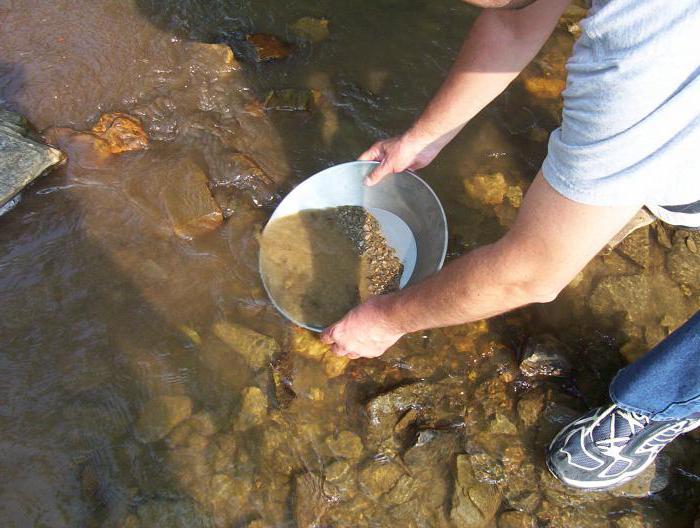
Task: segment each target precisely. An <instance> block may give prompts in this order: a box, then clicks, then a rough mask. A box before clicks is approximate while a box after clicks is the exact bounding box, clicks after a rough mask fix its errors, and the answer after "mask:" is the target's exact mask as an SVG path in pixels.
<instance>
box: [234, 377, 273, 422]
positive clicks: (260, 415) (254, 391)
mask: <svg viewBox="0 0 700 528" xmlns="http://www.w3.org/2000/svg"><path fill="white" fill-rule="evenodd" d="M266 416H267V397H266V396H265V394H263V391H262V390H260V389H259V388H258V387H247V388H245V389H243V403H242V404H241V410H240V412H239V413H238V417H237V418H236V423H235V425H234V429H235V430H236V431H247V430H248V429H250V428H252V427H255V426H256V425H260V424H261V423H263V422H264V421H265V417H266Z"/></svg>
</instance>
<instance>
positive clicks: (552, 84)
mask: <svg viewBox="0 0 700 528" xmlns="http://www.w3.org/2000/svg"><path fill="white" fill-rule="evenodd" d="M524 84H525V89H526V90H527V91H528V92H530V93H531V94H532V95H534V96H535V97H539V98H541V99H557V98H559V97H560V96H561V92H562V91H563V90H564V88H565V87H566V81H563V80H561V79H550V78H548V77H528V78H527V79H525V81H524Z"/></svg>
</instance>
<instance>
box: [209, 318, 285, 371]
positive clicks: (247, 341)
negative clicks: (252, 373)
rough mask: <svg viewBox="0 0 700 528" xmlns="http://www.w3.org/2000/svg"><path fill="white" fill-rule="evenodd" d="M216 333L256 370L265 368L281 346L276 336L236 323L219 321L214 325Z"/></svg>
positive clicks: (213, 328)
mask: <svg viewBox="0 0 700 528" xmlns="http://www.w3.org/2000/svg"><path fill="white" fill-rule="evenodd" d="M212 331H213V332H214V335H216V337H218V338H219V339H220V340H221V341H223V342H224V343H226V344H227V345H228V346H230V347H231V348H233V350H235V351H236V352H237V353H238V354H240V355H241V356H242V357H243V358H245V360H246V361H247V362H248V365H249V366H250V367H251V368H252V369H255V370H259V369H262V368H264V367H265V366H267V365H268V364H269V363H270V360H271V359H272V357H273V356H274V355H275V354H277V353H279V351H280V348H279V345H278V344H277V341H275V339H274V338H272V337H269V336H266V335H263V334H260V333H258V332H256V331H255V330H251V329H250V328H246V327H245V326H241V325H239V324H236V323H227V322H223V321H220V322H217V323H214V326H213V327H212Z"/></svg>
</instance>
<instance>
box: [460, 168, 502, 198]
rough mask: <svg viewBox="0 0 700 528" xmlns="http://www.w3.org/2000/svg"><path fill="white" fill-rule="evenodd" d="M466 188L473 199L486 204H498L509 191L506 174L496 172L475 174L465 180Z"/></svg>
mask: <svg viewBox="0 0 700 528" xmlns="http://www.w3.org/2000/svg"><path fill="white" fill-rule="evenodd" d="M464 190H465V191H466V193H467V195H468V196H469V197H471V198H472V199H474V200H476V201H477V202H480V203H482V204H484V205H498V204H501V203H503V199H504V198H505V196H506V193H507V192H508V184H507V183H506V178H505V176H504V175H503V174H502V173H500V172H496V173H493V174H475V175H474V176H473V177H471V178H467V179H465V180H464Z"/></svg>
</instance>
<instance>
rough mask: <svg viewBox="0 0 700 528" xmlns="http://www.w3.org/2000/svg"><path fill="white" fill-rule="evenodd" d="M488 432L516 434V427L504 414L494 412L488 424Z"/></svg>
mask: <svg viewBox="0 0 700 528" xmlns="http://www.w3.org/2000/svg"><path fill="white" fill-rule="evenodd" d="M488 432H489V434H508V435H514V434H518V428H517V427H516V426H515V424H514V423H513V422H512V421H511V420H510V418H508V417H507V416H506V415H504V414H501V413H496V415H495V416H494V417H493V419H492V420H491V421H490V422H489V425H488Z"/></svg>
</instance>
